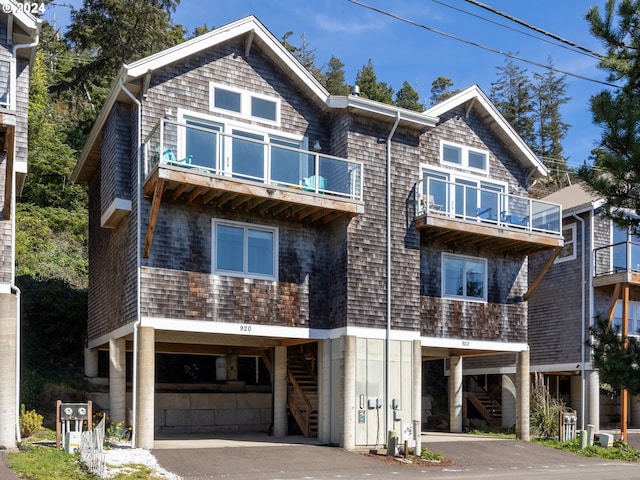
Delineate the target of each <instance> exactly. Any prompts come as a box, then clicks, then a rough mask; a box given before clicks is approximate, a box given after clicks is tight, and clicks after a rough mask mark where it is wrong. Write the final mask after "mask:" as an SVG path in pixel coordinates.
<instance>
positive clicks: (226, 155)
mask: <svg viewBox="0 0 640 480" xmlns="http://www.w3.org/2000/svg"><path fill="white" fill-rule="evenodd" d="M213 128H214V127H213V126H212V127H211V128H205V127H203V126H199V125H190V124H186V123H178V122H174V121H169V120H166V119H162V120H161V121H160V122H159V123H158V125H157V126H156V127H155V128H154V129H153V131H152V132H151V133H150V134H149V136H148V137H147V139H146V140H145V143H144V149H145V176H146V175H148V174H149V173H150V172H152V171H153V169H154V167H155V166H156V165H158V164H160V165H168V166H178V167H182V168H184V169H188V170H189V171H190V173H203V174H212V175H216V176H220V177H223V178H226V179H237V180H241V181H249V182H256V183H259V184H264V185H275V186H279V187H288V188H291V189H294V190H297V191H300V192H303V193H316V194H326V195H331V196H332V197H333V198H336V197H337V198H338V199H339V198H342V199H346V200H355V201H360V200H362V184H363V182H362V164H361V163H360V162H353V161H350V160H347V159H345V158H340V157H334V156H331V155H325V154H322V153H318V152H311V151H309V150H303V149H300V148H294V147H292V146H291V144H292V143H293V142H291V141H287V140H284V139H282V140H281V139H276V138H272V139H270V140H269V141H265V140H263V137H262V136H259V135H253V134H249V133H247V132H239V131H235V130H234V132H236V133H235V134H229V133H224V132H222V131H219V130H215V129H213ZM258 137H259V138H258Z"/></svg>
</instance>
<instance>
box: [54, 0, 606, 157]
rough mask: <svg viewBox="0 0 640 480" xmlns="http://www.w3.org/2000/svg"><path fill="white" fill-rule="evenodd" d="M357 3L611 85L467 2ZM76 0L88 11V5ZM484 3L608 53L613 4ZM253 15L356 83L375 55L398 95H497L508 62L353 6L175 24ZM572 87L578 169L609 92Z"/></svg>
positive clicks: (193, 5) (266, 4) (199, 1)
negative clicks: (337, 64)
mask: <svg viewBox="0 0 640 480" xmlns="http://www.w3.org/2000/svg"><path fill="white" fill-rule="evenodd" d="M359 1H361V3H364V4H366V5H370V6H372V7H376V8H379V9H382V10H385V11H388V12H391V13H393V14H394V15H397V16H399V17H403V18H405V19H408V20H411V21H412V22H414V23H417V24H420V25H424V26H426V27H429V28H430V29H434V30H438V31H440V32H445V33H446V34H449V35H452V36H455V37H460V38H463V39H464V40H466V41H467V42H471V43H475V44H480V45H483V46H485V47H488V48H491V49H493V50H496V51H500V52H505V53H512V54H516V55H518V56H519V57H522V58H524V59H527V60H529V61H531V62H534V63H537V64H541V65H545V64H547V61H548V59H549V57H551V58H552V60H553V63H554V65H555V66H556V67H557V68H559V69H561V70H564V71H566V72H569V73H571V74H574V75H577V76H581V77H586V78H589V79H594V80H598V81H603V82H606V72H604V71H602V70H600V69H598V68H597V60H596V59H594V58H593V57H590V56H587V55H583V54H580V53H576V52H575V51H574V50H571V49H568V48H566V46H565V47H561V46H558V45H555V44H552V43H549V42H548V41H549V40H550V39H549V38H547V37H544V36H543V35H541V34H539V33H536V32H534V31H532V30H529V29H526V28H525V27H523V26H520V25H518V24H516V23H514V22H512V21H509V20H508V19H506V18H503V17H500V16H498V15H495V14H493V13H491V12H489V11H487V10H485V9H482V8H480V7H478V6H475V5H473V4H471V3H469V2H467V1H464V0H394V1H393V2H391V1H388V0H387V1H384V0H359ZM68 3H69V2H67V4H68ZM70 3H71V4H73V5H80V4H81V1H80V0H72V1H71V2H70ZM482 3H484V4H485V5H490V6H491V7H493V8H495V9H497V10H500V11H503V12H505V13H507V14H509V15H511V16H513V17H517V18H518V19H520V20H523V21H525V22H527V23H528V24H531V25H534V26H536V27H538V28H540V29H542V30H545V31H547V32H551V33H553V34H555V35H557V36H560V37H562V38H564V39H567V40H570V41H572V42H574V43H576V44H578V45H580V46H583V47H586V48H588V49H590V50H593V51H597V52H603V48H602V46H601V45H600V43H599V41H598V40H597V39H595V38H594V37H593V36H592V35H591V34H590V33H589V26H588V24H587V22H586V20H585V19H584V17H585V14H586V12H587V10H588V9H589V7H590V6H592V5H593V6H598V7H599V8H600V9H601V10H602V8H603V5H604V3H605V0H590V1H589V2H585V1H583V0H563V1H558V0H536V1H531V0H524V1H523V0H518V1H514V0H483V2H482ZM461 10H463V11H464V12H468V13H464V12H462V11H461ZM249 14H253V15H255V16H256V17H257V18H258V19H259V20H260V21H261V22H262V23H263V24H264V25H265V26H266V27H267V28H268V29H269V30H270V31H271V32H272V33H273V34H274V35H275V36H276V37H277V38H278V39H281V38H282V36H283V35H284V34H285V33H286V32H287V31H293V32H294V33H293V36H292V37H291V38H290V41H291V43H293V44H296V45H299V44H300V35H301V34H305V36H306V39H307V42H309V46H310V47H311V48H312V49H315V55H316V63H317V64H319V65H321V64H323V63H326V62H328V61H329V59H330V58H331V56H332V55H334V56H336V57H338V58H339V59H340V60H341V61H342V62H343V63H344V64H345V72H346V76H347V81H348V82H349V83H354V81H355V77H356V72H357V71H358V70H359V69H361V68H362V66H363V65H365V64H366V63H367V62H368V61H369V59H371V60H372V62H373V66H374V69H375V72H376V75H377V77H378V80H379V81H384V82H387V83H388V84H389V85H391V86H392V87H393V88H394V90H396V91H397V90H398V89H399V88H400V87H401V86H402V83H403V82H404V81H405V80H407V81H408V82H409V83H411V85H412V86H413V87H414V88H415V89H416V90H417V91H418V93H419V94H420V97H421V99H427V100H428V97H429V95H430V90H431V82H432V81H433V80H434V79H436V78H437V77H439V76H446V77H449V78H451V79H452V80H453V82H454V84H455V85H454V86H455V88H460V89H463V88H466V87H468V86H470V85H472V84H474V83H475V84H478V85H479V86H480V88H482V89H483V90H484V91H485V93H487V94H489V92H490V89H491V83H492V82H495V81H496V79H497V74H498V71H497V67H498V66H503V65H504V64H505V58H506V57H505V56H503V55H500V54H499V53H495V52H491V51H487V50H484V49H482V48H480V47H478V46H475V45H472V44H470V43H466V42H462V41H459V40H455V39H452V38H449V37H447V36H444V35H442V34H438V33H435V32H433V31H430V30H427V29H425V28H422V27H419V26H415V25H412V24H409V23H407V22H404V21H401V20H398V19H395V18H391V17H389V16H386V15H383V14H381V13H378V12H375V11H373V10H371V9H368V8H365V7H363V6H361V5H357V4H355V3H353V2H350V1H349V0H313V1H291V0H289V1H285V0H231V1H230V0H225V1H220V0H208V1H205V0H182V1H181V4H180V6H179V7H178V9H177V10H176V12H175V14H174V21H175V22H176V23H180V24H182V25H183V26H184V27H185V28H186V29H187V30H189V32H191V31H192V30H193V28H195V27H196V26H201V25H203V24H204V23H206V24H207V26H209V27H220V26H222V25H224V24H226V23H229V22H232V21H234V20H237V19H238V18H241V17H244V16H246V15H249ZM479 17H482V18H479ZM44 18H45V19H47V20H49V21H51V20H52V19H54V18H55V20H56V22H57V24H58V25H59V26H60V27H62V28H63V29H64V27H65V25H66V23H68V18H69V8H68V7H64V6H51V5H50V6H48V7H47V12H46V14H45V17H44ZM485 19H486V20H485ZM487 20H489V21H487ZM492 22H496V23H499V24H501V25H506V26H507V27H509V28H505V27H504V26H501V25H496V23H492ZM511 29H515V30H518V31H514V30H511ZM521 32H525V33H521ZM534 37H536V38H534ZM540 38H544V39H545V40H546V41H545V40H540ZM556 43H557V42H556ZM517 63H518V64H519V65H520V66H522V67H523V68H525V69H526V70H527V72H529V73H530V74H533V73H541V72H543V68H541V67H538V66H535V65H532V64H528V63H524V62H517ZM566 83H567V96H569V97H571V100H570V101H569V102H568V103H567V104H566V105H565V106H564V107H563V109H562V114H563V120H564V121H565V122H567V123H569V124H570V125H571V127H570V130H569V133H568V135H567V138H566V139H565V141H564V143H563V145H564V149H565V155H566V156H567V157H569V160H568V161H569V164H570V165H571V166H579V165H581V164H582V163H583V162H584V161H585V160H587V159H588V157H589V153H590V151H591V149H592V148H593V147H594V145H595V144H596V142H597V141H598V139H599V138H600V129H599V128H598V127H596V126H594V125H593V124H592V122H591V112H590V110H589V98H590V97H591V96H592V95H594V94H595V93H598V92H599V91H601V90H603V89H606V88H608V87H607V86H605V85H602V84H599V83H596V82H592V81H588V80H584V79H580V78H575V77H572V76H567V79H566Z"/></svg>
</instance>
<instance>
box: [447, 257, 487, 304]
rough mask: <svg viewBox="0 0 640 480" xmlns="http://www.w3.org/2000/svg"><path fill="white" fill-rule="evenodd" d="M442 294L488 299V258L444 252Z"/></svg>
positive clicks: (449, 296)
mask: <svg viewBox="0 0 640 480" xmlns="http://www.w3.org/2000/svg"><path fill="white" fill-rule="evenodd" d="M442 296H443V297H448V298H457V299H463V300H477V301H485V302H486V301H487V259H486V258H477V257H468V256H465V255H455V254H450V253H443V254H442Z"/></svg>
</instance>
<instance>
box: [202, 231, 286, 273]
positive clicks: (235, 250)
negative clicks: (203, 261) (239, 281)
mask: <svg viewBox="0 0 640 480" xmlns="http://www.w3.org/2000/svg"><path fill="white" fill-rule="evenodd" d="M277 232H278V231H277V229H275V228H269V227H257V226H254V225H249V224H243V223H238V222H221V221H216V220H214V221H213V235H214V241H213V248H214V249H215V251H214V254H213V255H212V258H213V261H214V265H213V268H212V270H213V272H215V273H220V274H224V275H232V276H238V277H248V278H262V279H266V280H277V266H278V250H277V249H278V235H277Z"/></svg>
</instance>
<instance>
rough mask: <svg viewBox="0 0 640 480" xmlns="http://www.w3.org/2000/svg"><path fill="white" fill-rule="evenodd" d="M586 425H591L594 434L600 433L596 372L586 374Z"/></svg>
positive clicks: (598, 384)
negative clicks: (587, 408)
mask: <svg viewBox="0 0 640 480" xmlns="http://www.w3.org/2000/svg"><path fill="white" fill-rule="evenodd" d="M587 405H588V406H589V414H588V416H587V423H588V424H589V425H593V431H594V432H595V433H598V432H600V374H599V373H598V371H597V370H589V371H588V372H587Z"/></svg>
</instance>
